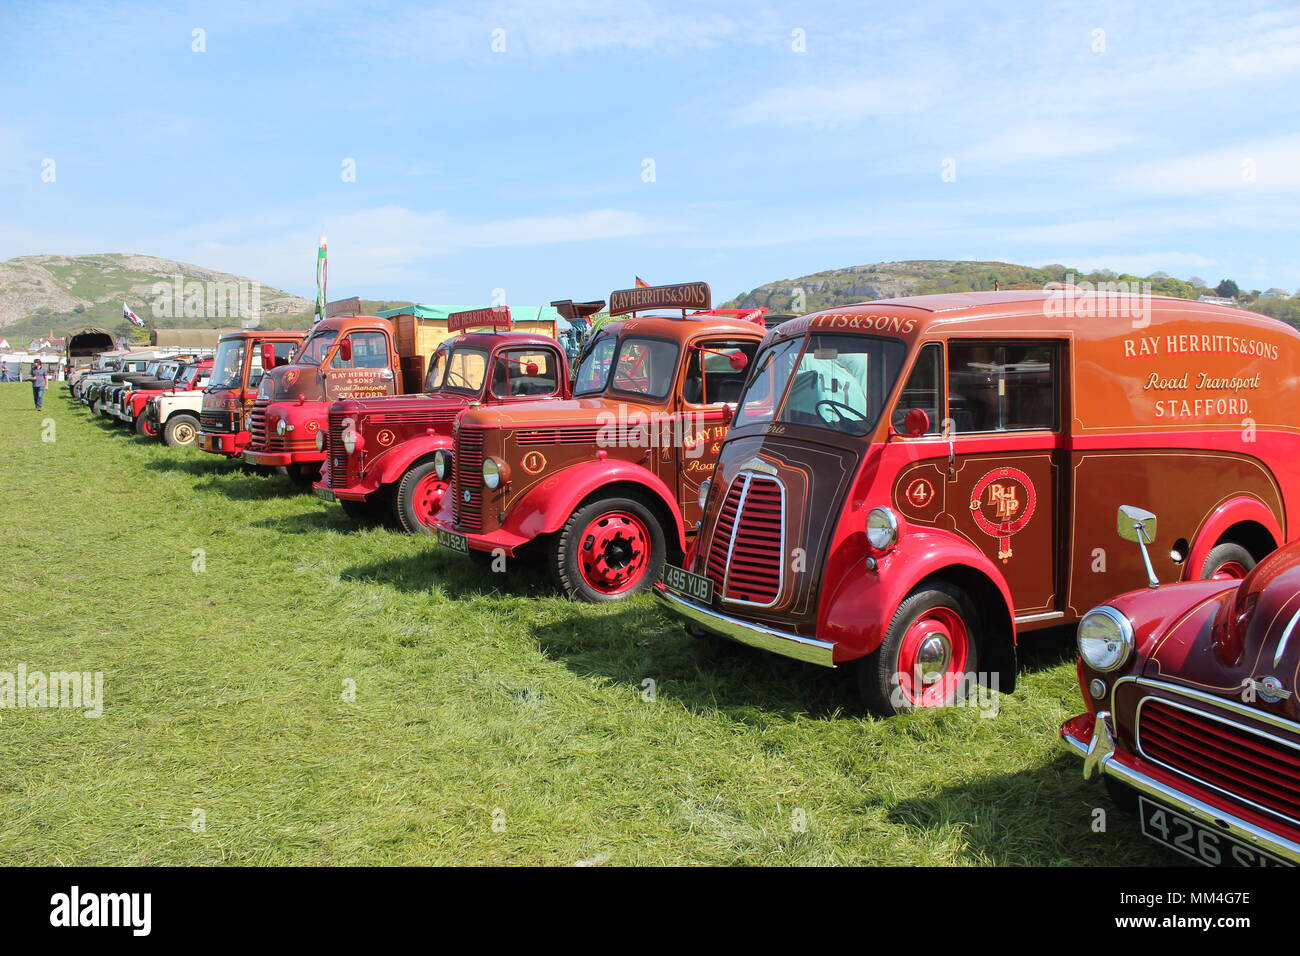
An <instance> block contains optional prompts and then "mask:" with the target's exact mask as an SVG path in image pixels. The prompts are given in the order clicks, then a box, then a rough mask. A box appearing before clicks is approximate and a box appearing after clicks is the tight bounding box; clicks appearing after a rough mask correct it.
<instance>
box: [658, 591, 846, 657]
mask: <svg viewBox="0 0 1300 956" xmlns="http://www.w3.org/2000/svg"><path fill="white" fill-rule="evenodd" d="M651 593H652V594H654V596H655V599H656V600H658V602H659V604H660V606H661V607H663V608H664V609H665V610H667V611H669V612H671V613H672V614H675V615H677V616H678V617H680V618H682V619H683V620H686V621H688V622H690V623H691V624H694V625H696V626H697V627H702V628H703V629H704V630H706V631H709V632H710V633H712V634H717V635H720V636H721V637H726V638H730V639H731V640H733V641H738V642H739V643H741V644H748V645H750V646H751V647H757V648H761V649H762V650H765V651H771V652H772V653H773V654H781V655H782V656H784V657H793V658H794V659H795V660H798V661H806V662H807V663H809V664H818V665H820V666H822V667H834V666H835V644H834V643H832V642H831V641H819V640H817V639H816V638H813V637H804V636H802V635H800V634H790V633H789V632H787V631H777V630H774V629H773V628H770V627H763V626H762V625H760V624H754V623H752V622H750V621H744V620H741V619H740V618H736V617H731V616H730V615H727V614H721V613H719V612H717V611H714V610H711V609H709V608H706V607H702V606H701V605H699V604H696V603H694V602H693V601H688V600H687V599H686V598H684V597H682V596H681V595H680V594H674V593H673V592H672V591H669V590H668V589H667V588H666V587H664V586H663V584H662V583H660V582H656V583H655V585H654V587H653V588H652V590H651Z"/></svg>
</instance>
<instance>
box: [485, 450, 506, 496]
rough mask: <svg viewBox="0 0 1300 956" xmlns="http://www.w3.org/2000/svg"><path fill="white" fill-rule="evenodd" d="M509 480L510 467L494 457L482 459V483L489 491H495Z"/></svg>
mask: <svg viewBox="0 0 1300 956" xmlns="http://www.w3.org/2000/svg"><path fill="white" fill-rule="evenodd" d="M509 480H510V467H509V466H508V465H507V464H506V463H505V462H503V461H499V460H497V459H496V458H484V459H483V485H484V487H486V488H487V489H488V490H489V491H495V490H496V489H497V488H498V487H500V486H501V485H502V484H504V483H505V482H507V481H509Z"/></svg>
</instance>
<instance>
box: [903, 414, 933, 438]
mask: <svg viewBox="0 0 1300 956" xmlns="http://www.w3.org/2000/svg"><path fill="white" fill-rule="evenodd" d="M903 430H904V431H905V432H907V434H909V435H911V436H912V437H913V438H920V437H921V436H922V435H925V434H927V433H928V432H929V431H930V414H929V413H928V412H927V411H926V410H925V409H924V408H909V409H908V410H907V413H906V414H905V415H903Z"/></svg>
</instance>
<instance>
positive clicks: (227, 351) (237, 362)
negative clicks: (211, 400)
mask: <svg viewBox="0 0 1300 956" xmlns="http://www.w3.org/2000/svg"><path fill="white" fill-rule="evenodd" d="M243 371H244V340H243V339H231V340H230V341H228V342H222V343H221V344H220V345H219V346H217V357H216V360H215V361H214V362H213V363H212V384H211V388H213V389H219V388H235V387H236V386H238V385H239V378H240V376H241V375H242V374H243Z"/></svg>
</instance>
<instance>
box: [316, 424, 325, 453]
mask: <svg viewBox="0 0 1300 956" xmlns="http://www.w3.org/2000/svg"><path fill="white" fill-rule="evenodd" d="M316 450H317V451H324V450H325V433H324V432H323V431H321V430H320V429H319V428H318V429H316Z"/></svg>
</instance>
